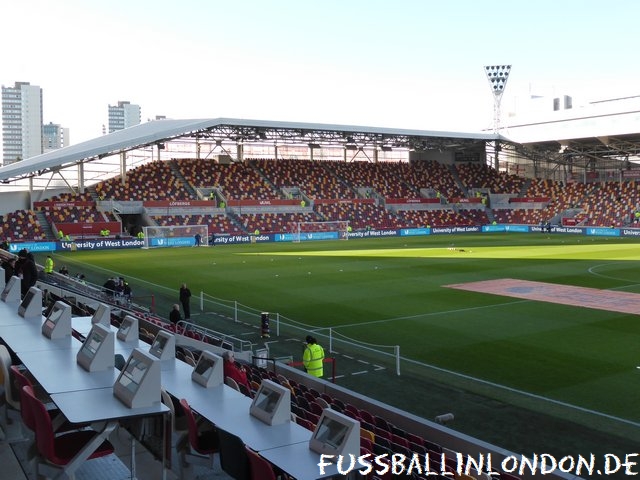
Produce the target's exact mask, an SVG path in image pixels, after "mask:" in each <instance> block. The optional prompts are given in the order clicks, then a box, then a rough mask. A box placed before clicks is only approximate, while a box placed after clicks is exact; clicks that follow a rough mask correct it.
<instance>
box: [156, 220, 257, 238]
mask: <svg viewBox="0 0 640 480" xmlns="http://www.w3.org/2000/svg"><path fill="white" fill-rule="evenodd" d="M151 219H152V220H153V221H155V222H156V224H157V225H159V226H161V227H171V226H186V225H207V226H208V228H209V233H210V234H211V233H214V234H229V235H239V234H242V233H246V232H243V231H242V230H241V229H240V228H238V226H236V224H234V223H233V222H232V221H231V220H230V219H229V218H228V217H227V216H226V215H154V216H151ZM194 235H195V232H194Z"/></svg>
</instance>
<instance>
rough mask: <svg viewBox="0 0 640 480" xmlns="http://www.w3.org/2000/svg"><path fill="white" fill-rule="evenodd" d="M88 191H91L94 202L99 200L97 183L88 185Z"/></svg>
mask: <svg viewBox="0 0 640 480" xmlns="http://www.w3.org/2000/svg"><path fill="white" fill-rule="evenodd" d="M87 192H89V195H91V200H93V201H94V202H97V201H99V198H98V192H96V186H95V185H91V186H88V187H87Z"/></svg>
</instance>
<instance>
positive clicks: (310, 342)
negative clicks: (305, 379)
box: [302, 335, 324, 378]
mask: <svg viewBox="0 0 640 480" xmlns="http://www.w3.org/2000/svg"><path fill="white" fill-rule="evenodd" d="M323 360H324V349H323V348H322V347H321V346H320V345H318V341H317V340H316V339H315V338H314V337H312V336H311V335H307V338H306V345H305V347H304V353H303V354H302V364H303V365H304V369H305V371H306V372H307V373H308V374H309V375H313V376H314V377H318V378H320V377H322V375H323V373H324V372H323V369H322V362H323Z"/></svg>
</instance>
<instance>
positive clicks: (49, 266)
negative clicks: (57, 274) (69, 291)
mask: <svg viewBox="0 0 640 480" xmlns="http://www.w3.org/2000/svg"><path fill="white" fill-rule="evenodd" d="M44 273H53V258H51V255H47V258H46V260H45V261H44Z"/></svg>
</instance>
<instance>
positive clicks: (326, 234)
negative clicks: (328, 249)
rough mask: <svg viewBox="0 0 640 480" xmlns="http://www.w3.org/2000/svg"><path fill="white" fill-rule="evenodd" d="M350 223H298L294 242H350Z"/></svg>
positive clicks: (338, 221) (343, 221) (340, 221)
mask: <svg viewBox="0 0 640 480" xmlns="http://www.w3.org/2000/svg"><path fill="white" fill-rule="evenodd" d="M348 239H349V222H348V221H347V220H337V221H330V222H296V226H295V229H294V235H293V241H294V242H301V241H306V240H348Z"/></svg>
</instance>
